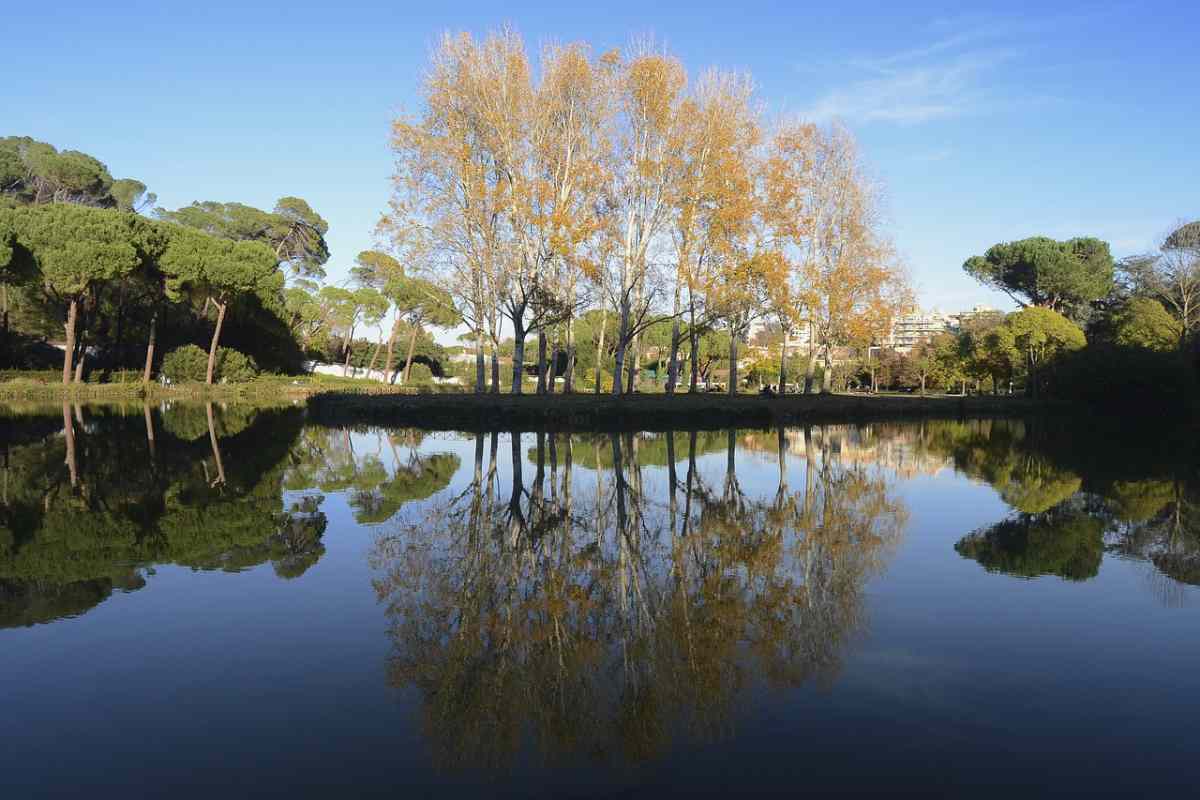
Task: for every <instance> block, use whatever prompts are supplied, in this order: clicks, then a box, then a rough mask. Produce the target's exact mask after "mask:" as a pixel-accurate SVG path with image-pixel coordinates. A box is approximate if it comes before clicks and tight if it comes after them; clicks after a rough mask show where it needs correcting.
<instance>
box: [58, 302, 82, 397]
mask: <svg viewBox="0 0 1200 800" xmlns="http://www.w3.org/2000/svg"><path fill="white" fill-rule="evenodd" d="M78 319H79V302H78V301H77V300H74V299H72V300H71V305H70V306H68V307H67V322H66V325H65V326H64V327H65V328H66V336H67V341H66V343H65V344H64V345H63V373H62V375H63V386H66V385H67V384H69V383H70V382H71V375H72V369H71V362H72V359H73V358H74V356H75V323H76V321H77V320H78Z"/></svg>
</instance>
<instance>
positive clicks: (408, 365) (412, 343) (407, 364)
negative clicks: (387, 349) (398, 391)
mask: <svg viewBox="0 0 1200 800" xmlns="http://www.w3.org/2000/svg"><path fill="white" fill-rule="evenodd" d="M420 329H421V326H420V325H418V324H417V323H415V322H414V323H413V326H412V332H411V333H409V335H408V355H407V356H405V358H404V385H405V386H408V379H409V377H410V373H412V360H413V352H414V351H415V350H416V348H417V331H419V330H420Z"/></svg>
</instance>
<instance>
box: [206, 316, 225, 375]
mask: <svg viewBox="0 0 1200 800" xmlns="http://www.w3.org/2000/svg"><path fill="white" fill-rule="evenodd" d="M213 305H215V306H216V307H217V325H216V327H215V328H213V336H212V344H211V345H209V347H208V373H207V375H206V376H205V378H204V382H205V383H206V384H208V385H209V386H212V382H213V371H214V370H215V369H216V366H217V346H218V345H219V344H220V342H221V326H222V325H224V324H225V309H226V308H228V307H229V303H227V302H226V303H218V302H217V301H215V300H214V301H213Z"/></svg>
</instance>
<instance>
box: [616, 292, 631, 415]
mask: <svg viewBox="0 0 1200 800" xmlns="http://www.w3.org/2000/svg"><path fill="white" fill-rule="evenodd" d="M631 338H632V337H630V335H629V298H628V293H627V292H622V294H621V317H620V327H619V328H618V330H617V352H616V354H615V358H614V360H613V386H612V393H613V396H614V397H619V396H620V394H621V389H622V387H623V385H624V382H625V376H624V372H625V351H626V348H627V347H628V346H629V341H630V339H631Z"/></svg>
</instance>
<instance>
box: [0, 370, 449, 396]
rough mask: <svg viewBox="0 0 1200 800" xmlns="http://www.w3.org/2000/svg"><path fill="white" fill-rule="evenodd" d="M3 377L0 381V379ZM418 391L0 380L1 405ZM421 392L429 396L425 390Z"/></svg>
mask: <svg viewBox="0 0 1200 800" xmlns="http://www.w3.org/2000/svg"><path fill="white" fill-rule="evenodd" d="M0 377H2V376H0ZM418 391H422V389H419V388H416V387H410V388H405V387H402V386H387V385H384V384H381V383H379V382H377V381H367V380H356V379H353V378H339V377H335V376H329V375H305V376H300V377H295V376H282V375H265V376H261V377H259V378H256V379H255V380H253V381H249V382H247V383H236V384H218V385H214V386H207V385H205V384H203V383H181V384H172V385H168V386H163V385H161V384H159V383H155V382H152V383H150V384H148V385H143V384H142V382H141V381H140V380H129V381H113V382H104V383H92V382H86V383H70V384H63V383H61V382H59V381H55V380H38V379H32V378H27V377H18V378H15V379H10V380H0V401H7V402H57V401H60V400H71V401H75V402H128V401H134V400H138V401H140V400H143V399H147V400H156V401H157V400H191V401H201V402H203V401H206V400H214V401H223V402H228V401H238V400H246V401H255V402H257V401H264V400H267V401H277V400H293V399H304V398H307V397H309V396H310V395H314V394H320V393H330V392H333V393H337V394H340V395H345V396H352V397H353V396H363V395H378V394H401V393H407V394H414V393H416V392H418ZM424 391H431V390H429V389H425V390H424Z"/></svg>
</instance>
